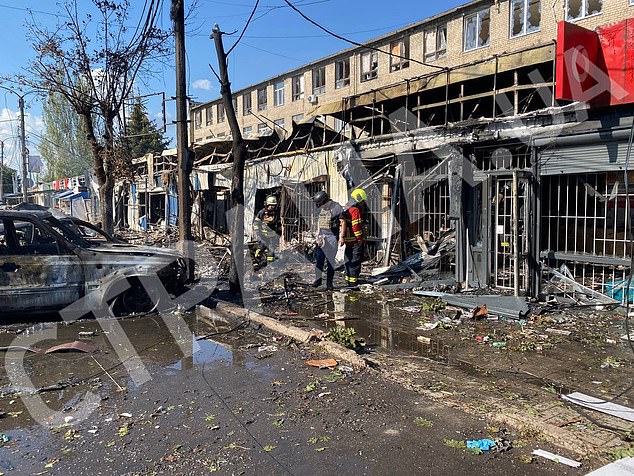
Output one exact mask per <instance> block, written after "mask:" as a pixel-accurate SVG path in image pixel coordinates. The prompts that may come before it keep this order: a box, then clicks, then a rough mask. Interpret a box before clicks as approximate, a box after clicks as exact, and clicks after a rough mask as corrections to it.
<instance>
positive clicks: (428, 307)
mask: <svg viewBox="0 0 634 476" xmlns="http://www.w3.org/2000/svg"><path fill="white" fill-rule="evenodd" d="M446 307H447V304H446V303H445V301H443V300H442V299H434V300H433V301H427V302H424V303H423V311H424V312H438V311H442V310H444V309H445V308H446Z"/></svg>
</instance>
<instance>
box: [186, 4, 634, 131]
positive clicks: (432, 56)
mask: <svg viewBox="0 0 634 476" xmlns="http://www.w3.org/2000/svg"><path fill="white" fill-rule="evenodd" d="M629 2H630V4H634V0H629ZM541 3H542V2H541V0H510V36H511V37H518V36H522V35H526V34H529V33H533V32H536V31H539V29H540V28H541V19H542V11H541V8H542V5H541ZM602 11H603V0H566V17H567V19H568V20H569V21H575V20H579V19H582V18H586V17H588V16H592V15H597V14H600V13H601V12H602ZM490 41H491V15H490V11H489V8H488V7H487V8H485V9H483V10H480V11H477V12H474V13H472V14H469V15H466V16H465V17H464V28H463V49H464V51H471V50H475V49H478V48H484V47H486V46H488V45H489V44H490ZM389 55H390V71H391V72H395V71H401V70H403V69H405V68H408V67H409V63H410V61H409V58H410V41H409V37H404V38H400V39H397V40H394V41H392V42H391V43H390V50H389ZM446 55H447V25H446V24H442V25H438V26H435V27H433V28H428V29H426V30H425V31H424V33H423V59H424V61H425V62H427V63H430V62H433V61H436V60H438V59H440V58H443V57H445V56H446ZM359 60H360V61H359V66H360V77H359V81H360V82H362V83H363V82H366V81H371V80H373V79H376V78H378V76H379V52H378V51H374V50H373V51H364V52H362V53H360V55H359ZM311 77H312V84H311V85H310V86H311V89H310V91H311V94H312V95H313V96H319V95H320V94H324V93H325V92H326V66H318V67H316V68H314V69H313V70H312V75H311ZM349 85H350V58H344V59H340V60H338V61H336V62H335V82H334V87H335V89H341V88H345V87H347V86H349ZM304 98H305V81H304V74H298V75H295V76H293V77H292V78H291V101H300V100H303V99H304ZM285 100H286V96H285V88H284V80H283V79H280V80H279V81H276V82H275V83H274V84H273V106H275V107H279V106H283V105H284V104H285ZM256 101H257V102H256V105H257V111H258V112H262V111H266V110H267V108H268V93H267V87H266V86H262V87H260V88H258V89H257V90H256ZM234 108H235V110H236V114H237V113H238V109H237V102H236V101H235V99H234ZM216 109H217V110H216V120H217V121H218V122H219V123H220V122H224V121H225V111H224V106H223V105H222V104H217V105H216ZM252 113H253V103H252V94H251V91H249V92H248V93H245V94H243V95H242V114H243V115H244V116H248V115H250V114H252ZM205 116H206V125H208V126H209V125H211V124H213V116H214V114H213V110H212V106H208V107H207V108H206V113H205ZM201 125H202V112H201V111H200V110H198V111H196V117H195V126H196V128H199V127H201Z"/></svg>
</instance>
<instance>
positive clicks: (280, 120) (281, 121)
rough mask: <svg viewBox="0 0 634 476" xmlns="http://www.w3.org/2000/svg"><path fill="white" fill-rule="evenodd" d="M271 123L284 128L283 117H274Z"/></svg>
mask: <svg viewBox="0 0 634 476" xmlns="http://www.w3.org/2000/svg"><path fill="white" fill-rule="evenodd" d="M273 123H274V124H275V127H276V128H278V129H284V119H275V120H274V121H273Z"/></svg>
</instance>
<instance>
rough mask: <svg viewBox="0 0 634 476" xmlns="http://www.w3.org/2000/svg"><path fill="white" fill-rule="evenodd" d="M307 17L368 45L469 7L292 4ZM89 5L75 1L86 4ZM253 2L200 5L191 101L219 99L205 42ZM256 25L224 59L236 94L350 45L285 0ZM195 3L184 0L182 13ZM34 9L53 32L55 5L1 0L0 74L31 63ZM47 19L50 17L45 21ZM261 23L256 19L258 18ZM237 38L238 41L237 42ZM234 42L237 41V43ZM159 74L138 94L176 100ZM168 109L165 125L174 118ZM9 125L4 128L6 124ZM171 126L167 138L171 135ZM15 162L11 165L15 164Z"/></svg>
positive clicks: (9, 105)
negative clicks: (161, 94) (216, 28)
mask: <svg viewBox="0 0 634 476" xmlns="http://www.w3.org/2000/svg"><path fill="white" fill-rule="evenodd" d="M293 1H294V3H296V4H297V5H298V6H300V5H301V4H304V5H302V6H301V7H300V8H301V10H302V11H303V12H304V13H306V14H307V15H308V16H310V17H312V18H313V19H315V20H317V21H318V22H319V23H321V24H323V25H324V26H327V27H328V28H330V29H331V30H333V31H335V32H337V33H340V34H342V35H344V36H347V37H349V38H351V39H353V40H356V41H365V40H369V39H371V38H374V37H377V36H380V35H383V34H385V33H388V32H390V31H392V30H395V29H397V28H400V27H402V26H405V25H407V24H410V23H413V22H415V21H418V20H422V19H424V18H426V17H429V16H431V15H434V14H437V13H440V12H442V11H445V10H448V9H451V8H454V7H456V6H458V5H460V4H462V3H465V1H466V0H463V1H458V0H446V1H424V0H423V1H421V0H399V1H398V2H395V3H391V2H385V1H378V0H293ZM90 3H91V2H90V0H79V4H80V6H81V5H88V4H90ZM131 3H132V5H133V6H137V7H139V6H141V5H142V0H131ZM169 3H170V2H169V0H165V9H164V10H165V11H164V14H163V15H162V18H161V22H162V26H163V27H165V28H169V26H170V20H169ZM254 3H255V1H254V0H253V1H251V0H197V1H196V4H195V9H194V10H193V12H192V14H191V15H190V17H189V19H188V25H187V39H186V46H187V57H188V82H189V95H190V96H191V97H192V99H194V100H196V101H206V100H210V99H213V98H215V97H217V96H218V95H219V87H218V83H217V80H216V79H215V77H214V76H213V73H211V71H210V69H209V63H211V64H215V62H216V57H215V50H214V46H213V42H212V41H211V40H210V39H209V35H210V32H211V29H212V27H213V24H214V23H218V24H219V25H220V27H221V29H222V30H223V31H227V32H230V31H234V30H240V29H241V28H242V27H243V25H244V22H245V21H246V19H247V17H248V15H249V13H250V11H251V8H252V6H253V4H254ZM260 3H261V5H260V7H259V9H258V13H256V15H255V18H256V20H255V21H253V22H252V23H251V26H250V27H249V30H248V32H247V34H246V35H245V37H244V39H243V40H242V42H241V43H240V45H239V46H238V47H237V48H236V49H235V50H234V51H233V52H232V54H231V56H230V58H229V73H230V76H231V81H232V84H233V87H234V88H236V89H238V88H241V87H244V86H247V85H249V84H252V83H255V82H258V81H260V80H262V79H266V78H268V77H270V76H273V75H275V74H278V73H281V72H284V71H286V70H288V69H291V68H294V67H297V66H300V65H302V64H303V63H306V62H309V61H312V60H315V59H318V58H320V57H322V56H326V55H329V54H331V53H334V52H336V51H339V50H342V49H345V48H347V47H348V46H349V45H348V44H346V43H343V42H342V41H340V40H338V39H336V38H333V37H330V36H328V35H327V34H326V33H324V32H322V31H320V30H318V29H317V28H315V27H314V26H313V25H311V24H309V23H307V22H306V21H305V20H304V19H303V18H301V17H300V16H299V15H298V14H297V13H296V12H294V11H292V10H291V9H290V8H288V7H286V6H285V3H284V2H283V0H261V2H260ZM193 4H194V0H185V6H186V9H189V8H190V7H191V6H192V5H193ZM24 9H27V10H28V9H31V10H32V15H33V17H34V18H35V19H36V21H38V22H41V23H42V24H43V25H49V26H50V25H54V24H55V22H56V21H57V18H56V17H55V16H54V15H52V14H55V13H57V12H58V6H57V2H56V1H54V0H45V1H42V0H0V44H2V45H3V46H4V47H3V55H2V61H1V62H0V75H1V76H3V77H4V76H11V75H12V74H16V73H18V72H24V71H25V68H27V67H28V62H29V59H30V58H31V57H32V56H33V53H32V50H31V46H30V42H29V39H28V38H27V35H26V28H25V22H26V20H27V17H28V16H29V12H28V11H25V10H24ZM47 13H48V14H47ZM258 17H259V18H258ZM235 36H237V35H235ZM235 36H234V37H235ZM233 41H234V40H233V39H232V37H225V44H226V47H227V48H228V47H230V46H231V45H232V44H233ZM155 69H156V74H154V75H153V76H152V77H151V78H146V79H145V81H144V83H145V84H141V85H140V88H141V92H142V93H148V92H160V91H165V92H166V95H167V96H168V97H170V96H173V95H174V75H175V73H174V69H173V67H172V66H171V65H161V66H157V67H156V68H155ZM1 93H2V94H0V102H1V103H0V111H1V113H0V140H5V139H6V140H7V148H6V152H7V157H9V160H11V159H13V161H15V159H16V158H17V153H16V151H15V147H13V143H12V140H11V136H14V135H15V134H16V133H17V127H16V125H15V124H16V123H15V122H11V121H10V120H11V119H14V118H15V112H16V111H17V99H16V98H15V96H13V95H12V94H10V93H6V94H5V92H4V91H1ZM27 105H28V112H29V117H28V118H27V123H28V125H27V132H29V142H30V148H31V150H32V152H33V153H35V152H36V149H37V144H38V142H39V139H38V137H37V136H38V135H39V134H40V133H41V129H42V121H41V117H40V116H41V105H40V104H38V102H37V100H36V99H34V98H33V96H27ZM147 106H148V109H149V110H150V115H151V116H153V118H157V117H159V116H160V102H159V101H156V100H150V101H149V102H148V104H147ZM172 108H173V106H171V105H168V112H167V115H168V120H169V119H171V118H172V117H173V115H172V114H171V113H170V110H171V109H172ZM3 121H9V122H3ZM173 129H174V128H173V126H169V127H168V135H170V136H172V135H173ZM14 163H15V162H14Z"/></svg>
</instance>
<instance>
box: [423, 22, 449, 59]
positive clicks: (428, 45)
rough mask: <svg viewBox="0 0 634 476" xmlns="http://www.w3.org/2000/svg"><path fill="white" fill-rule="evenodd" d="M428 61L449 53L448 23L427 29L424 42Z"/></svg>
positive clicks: (425, 55) (425, 56)
mask: <svg viewBox="0 0 634 476" xmlns="http://www.w3.org/2000/svg"><path fill="white" fill-rule="evenodd" d="M423 47H424V50H425V51H424V52H423V54H424V58H425V61H426V62H429V61H434V60H437V59H439V58H442V57H444V56H446V55H447V25H440V26H438V27H436V28H432V29H431V30H427V31H425V40H424V42H423Z"/></svg>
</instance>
